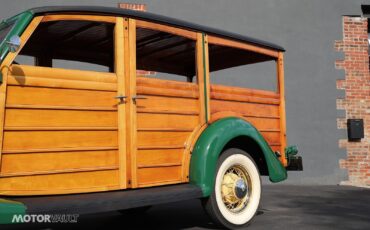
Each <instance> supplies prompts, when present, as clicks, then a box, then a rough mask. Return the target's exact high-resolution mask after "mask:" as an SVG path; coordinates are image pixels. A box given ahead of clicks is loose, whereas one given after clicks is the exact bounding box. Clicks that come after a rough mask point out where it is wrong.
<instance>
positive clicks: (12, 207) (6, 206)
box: [0, 199, 27, 224]
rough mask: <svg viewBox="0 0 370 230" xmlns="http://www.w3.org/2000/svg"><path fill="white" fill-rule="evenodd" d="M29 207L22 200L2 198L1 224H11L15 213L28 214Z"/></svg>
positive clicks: (0, 203) (0, 204) (0, 208)
mask: <svg viewBox="0 0 370 230" xmlns="http://www.w3.org/2000/svg"><path fill="white" fill-rule="evenodd" d="M26 209H27V207H26V206H25V205H24V204H23V203H20V202H16V201H12V200H5V199H0V224H11V223H13V222H12V220H13V218H14V215H24V214H26Z"/></svg>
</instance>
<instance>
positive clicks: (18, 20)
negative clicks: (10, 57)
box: [0, 11, 33, 63]
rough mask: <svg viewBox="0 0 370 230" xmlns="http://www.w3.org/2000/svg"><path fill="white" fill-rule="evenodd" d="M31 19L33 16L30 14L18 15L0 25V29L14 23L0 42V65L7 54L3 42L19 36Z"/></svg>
mask: <svg viewBox="0 0 370 230" xmlns="http://www.w3.org/2000/svg"><path fill="white" fill-rule="evenodd" d="M32 19H33V14H32V13H31V12H28V11H26V12H24V13H21V14H18V15H16V16H14V17H12V18H9V19H7V20H5V21H3V22H2V23H1V24H0V28H1V27H2V26H4V25H6V24H10V23H14V26H13V28H12V29H11V30H10V32H9V33H8V35H7V36H6V38H5V39H4V41H0V42H1V43H0V60H1V61H0V63H1V62H2V61H3V60H4V58H5V56H6V55H7V54H8V53H9V48H8V46H7V45H6V43H5V41H9V39H10V38H11V37H12V36H14V35H18V36H21V35H22V33H23V31H24V30H25V29H26V28H27V26H28V25H29V23H30V22H31V20H32Z"/></svg>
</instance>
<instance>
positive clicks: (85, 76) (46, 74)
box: [10, 65, 117, 83]
mask: <svg viewBox="0 0 370 230" xmlns="http://www.w3.org/2000/svg"><path fill="white" fill-rule="evenodd" d="M10 74H11V75H13V76H27V77H39V78H49V79H65V80H75V81H76V80H77V81H92V82H105V83H117V77H116V75H115V74H114V73H104V72H99V73H98V74H96V72H93V71H83V70H73V71H71V70H69V69H60V68H49V67H41V66H27V65H12V66H11V68H10Z"/></svg>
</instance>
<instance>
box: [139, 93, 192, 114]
mask: <svg viewBox="0 0 370 230" xmlns="http://www.w3.org/2000/svg"><path fill="white" fill-rule="evenodd" d="M198 103H199V102H198V100H197V99H190V98H173V97H164V96H147V99H142V100H137V109H138V110H140V109H146V108H148V109H151V110H161V111H178V110H181V111H184V112H197V111H198Z"/></svg>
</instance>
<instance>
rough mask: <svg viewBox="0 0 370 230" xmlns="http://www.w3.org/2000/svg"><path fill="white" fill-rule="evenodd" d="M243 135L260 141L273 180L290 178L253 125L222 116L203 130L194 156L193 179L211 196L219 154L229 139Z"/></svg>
mask: <svg viewBox="0 0 370 230" xmlns="http://www.w3.org/2000/svg"><path fill="white" fill-rule="evenodd" d="M240 136H246V137H249V138H251V139H252V140H254V141H255V142H256V143H257V144H258V145H259V147H260V148H261V150H262V152H263V155H264V157H265V160H266V165H267V169H268V173H269V178H270V181H272V182H280V181H283V180H285V179H286V178H287V172H286V170H285V168H284V166H283V165H282V164H281V163H280V161H279V160H278V158H277V156H276V154H275V153H274V152H273V151H272V150H271V148H270V146H269V145H268V144H267V142H266V141H265V139H264V138H263V137H262V135H261V134H260V132H258V130H257V129H256V128H255V127H254V126H253V125H251V124H250V123H248V122H246V121H245V120H243V119H240V118H236V117H228V118H223V119H221V120H218V121H216V122H215V123H213V124H211V125H210V126H208V127H207V128H206V129H205V130H204V131H203V133H202V135H201V136H200V137H199V139H198V140H197V142H196V144H195V146H194V149H193V152H192V156H191V161H190V175H189V176H190V183H192V184H195V185H197V186H199V187H200V188H201V189H202V191H203V195H204V196H209V195H210V194H211V192H212V191H213V187H214V181H215V173H216V165H217V160H218V157H219V155H220V154H221V152H222V150H223V149H224V147H225V146H226V144H227V143H228V142H229V141H231V140H232V139H234V138H236V137H240Z"/></svg>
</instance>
